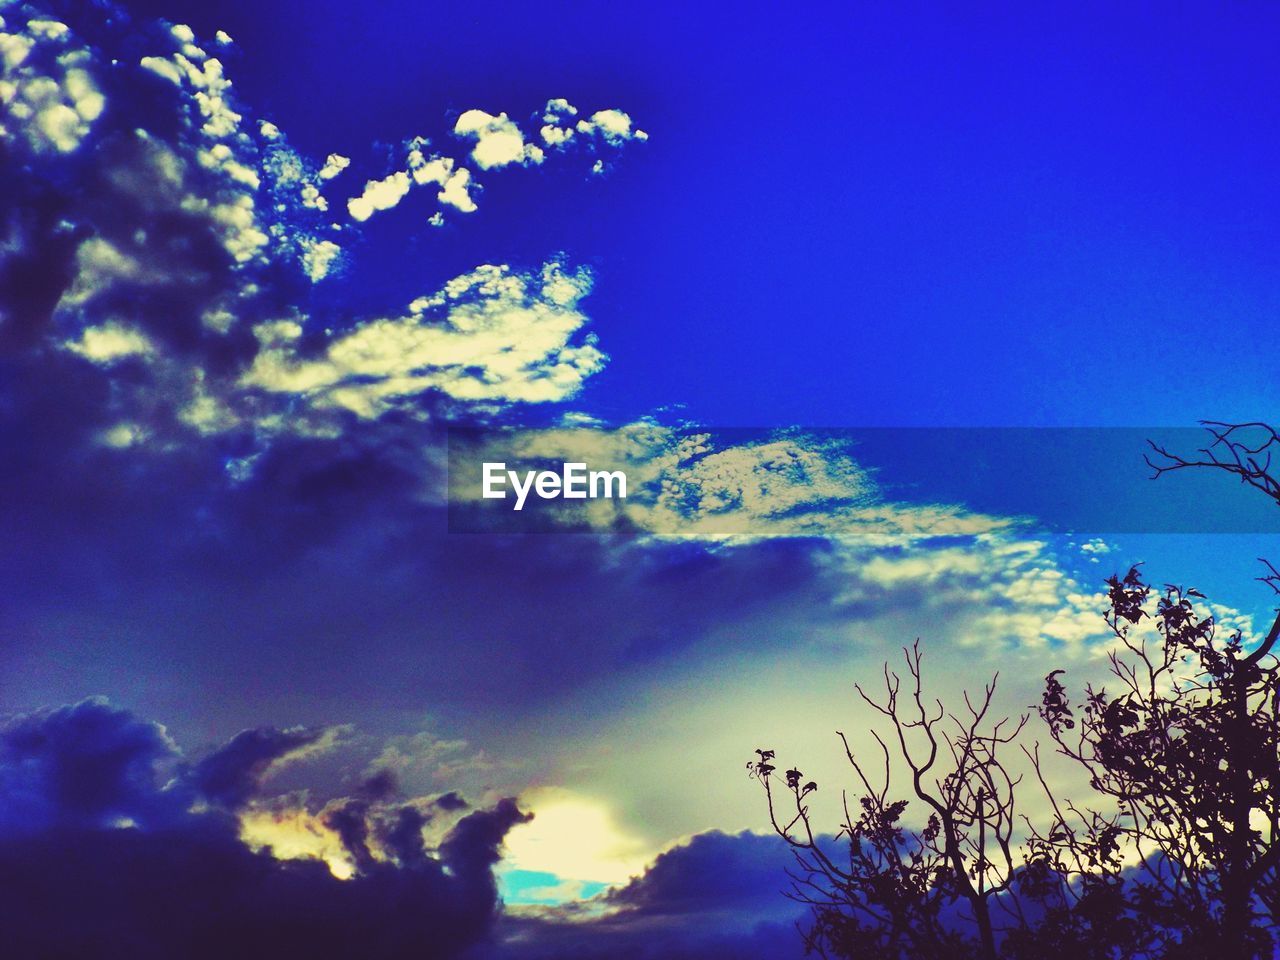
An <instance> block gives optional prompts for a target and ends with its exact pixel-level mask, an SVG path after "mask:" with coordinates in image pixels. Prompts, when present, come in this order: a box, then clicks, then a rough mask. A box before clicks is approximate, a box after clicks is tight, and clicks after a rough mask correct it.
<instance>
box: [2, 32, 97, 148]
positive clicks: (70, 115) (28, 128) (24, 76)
mask: <svg viewBox="0 0 1280 960" xmlns="http://www.w3.org/2000/svg"><path fill="white" fill-rule="evenodd" d="M5 27H6V24H5V22H4V21H3V20H0V61H2V62H3V64H4V75H3V79H0V107H3V108H4V114H5V120H4V122H3V124H2V125H0V134H3V135H5V136H7V137H20V138H21V139H22V141H23V142H24V143H25V145H26V147H27V148H28V149H30V150H31V151H33V152H34V153H36V154H58V153H71V152H72V151H74V150H76V149H77V148H78V147H79V146H80V144H81V142H82V141H83V140H84V139H85V137H87V136H88V135H89V132H90V130H91V129H92V128H93V126H94V124H95V122H96V121H97V120H98V118H99V117H100V116H101V115H102V111H103V109H104V107H105V105H106V99H105V97H104V96H103V94H102V92H101V90H100V89H99V87H98V85H97V83H96V82H95V80H94V77H93V74H92V73H91V72H90V69H89V67H90V64H91V61H92V54H91V52H90V51H89V50H88V48H86V47H84V46H82V45H80V44H79V43H77V42H76V39H75V38H74V37H73V36H72V35H71V31H70V30H69V29H68V27H67V25H66V24H64V23H61V22H59V21H57V20H47V19H39V18H37V17H34V16H33V17H31V18H30V19H28V21H27V23H26V30H25V31H12V32H11V31H9V30H6V29H5Z"/></svg>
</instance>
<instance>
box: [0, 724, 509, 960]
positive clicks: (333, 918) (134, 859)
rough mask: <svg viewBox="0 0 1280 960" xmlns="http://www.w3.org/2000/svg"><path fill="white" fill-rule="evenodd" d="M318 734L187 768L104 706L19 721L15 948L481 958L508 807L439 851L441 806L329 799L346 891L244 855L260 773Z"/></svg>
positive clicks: (13, 836)
mask: <svg viewBox="0 0 1280 960" xmlns="http://www.w3.org/2000/svg"><path fill="white" fill-rule="evenodd" d="M318 736H319V735H318V734H315V733H306V732H303V731H272V730H265V729H264V730H254V731H247V732H246V733H244V734H241V735H240V736H238V737H236V738H235V739H234V740H232V741H231V742H230V743H229V744H228V745H227V746H225V747H223V748H222V749H221V750H219V751H216V752H215V753H213V754H211V755H210V756H209V757H207V758H206V759H205V760H203V761H201V762H200V763H198V764H196V765H195V766H194V767H191V766H189V765H188V764H186V762H185V761H184V760H183V758H182V755H181V753H180V751H178V749H177V747H176V746H175V745H174V744H173V743H172V741H170V740H169V739H168V737H167V736H166V735H165V733H164V731H163V729H162V728H160V727H159V726H158V725H156V724H154V723H149V722H146V721H142V720H139V719H138V718H136V717H134V716H132V715H131V714H129V713H127V712H126V711H122V710H119V709H116V708H113V707H112V706H110V705H109V704H108V703H106V702H105V701H101V700H92V701H85V702H83V703H80V704H76V705H74V706H68V707H62V708H58V709H55V710H48V711H43V712H40V713H36V714H28V715H23V716H17V717H12V718H10V719H9V720H7V721H6V722H5V723H4V724H3V726H0V923H3V925H4V929H5V938H6V943H7V944H8V946H9V948H10V949H11V950H13V951H14V952H15V953H16V954H18V955H21V956H77V955H78V956H86V955H93V954H100V953H101V952H102V951H103V950H104V949H107V950H109V951H110V952H112V953H113V954H120V955H127V956H130V957H138V958H150V957H155V958H161V957H173V956H184V957H222V956H231V955H235V956H243V957H263V958H266V957H276V956H280V955H281V954H282V953H288V954H292V953H295V952H300V953H304V954H305V955H307V956H313V957H321V958H324V957H334V958H337V957H350V956H365V957H371V958H379V957H386V958H392V957H403V956H407V955H414V956H422V957H427V958H445V957H455V956H459V955H461V954H462V953H463V952H464V951H465V950H467V949H469V948H471V947H473V946H474V945H476V944H477V943H480V942H482V941H483V940H484V939H485V938H486V937H487V935H488V933H489V931H490V929H491V927H492V924H493V922H494V920H495V918H496V911H497V907H498V897H497V887H496V883H495V880H494V877H493V867H494V865H495V864H496V863H497V862H498V860H499V858H500V853H499V851H500V848H501V845H502V842H503V839H504V838H505V836H506V834H507V832H508V831H509V830H510V829H511V828H512V827H513V826H515V825H516V824H518V823H521V822H523V821H524V820H526V819H527V815H526V814H524V813H523V812H522V811H521V810H520V809H519V808H518V807H517V805H516V803H515V801H513V800H510V799H505V800H500V801H498V802H497V803H496V804H494V805H493V806H492V807H490V808H489V809H485V810H476V811H472V812H468V813H464V814H462V815H461V816H455V818H454V820H453V822H452V826H449V827H448V828H447V829H445V830H444V832H443V834H442V836H441V838H440V839H439V841H438V843H437V844H436V845H435V846H434V847H433V848H431V849H428V848H427V846H426V841H425V836H426V835H425V834H424V828H425V827H427V825H428V823H429V822H430V820H431V813H430V812H429V805H427V806H428V810H427V811H424V809H423V805H421V804H415V803H414V802H405V803H397V802H395V801H394V800H388V799H386V798H385V797H365V798H348V799H343V800H338V801H331V802H330V804H329V805H328V806H327V807H326V811H325V812H324V813H323V814H322V816H321V818H320V821H319V822H323V824H324V826H325V827H326V828H327V829H328V830H329V831H331V832H332V835H333V836H335V837H336V838H337V840H338V842H339V844H340V846H341V848H342V850H343V852H344V855H345V858H346V862H348V863H349V864H350V866H351V870H350V872H349V873H348V874H347V875H346V878H345V879H339V878H338V876H336V875H335V871H334V870H333V869H332V868H331V866H330V865H329V864H326V863H325V862H323V861H322V860H320V859H317V858H314V857H295V858H285V859H281V858H279V857H277V856H276V855H275V854H274V853H273V851H272V850H270V849H267V848H260V849H257V850H256V851H255V850H254V849H252V848H251V847H250V846H248V845H246V843H245V842H243V841H242V840H241V838H240V829H239V825H238V824H239V821H238V819H237V812H238V811H240V810H241V808H243V807H245V806H246V805H247V804H251V803H262V802H265V801H264V798H262V797H261V796H260V794H259V789H258V788H259V786H260V780H261V775H262V772H263V770H264V769H265V766H266V765H269V764H270V763H271V762H273V761H279V760H280V759H281V758H284V757H288V756H290V755H295V754H296V753H297V752H298V751H300V750H306V749H307V748H308V747H311V746H314V744H315V743H316V742H317V739H318ZM450 806H451V807H455V808H456V805H453V804H451V805H450ZM284 809H285V808H283V807H281V808H279V812H280V815H281V816H284ZM441 809H443V808H441ZM300 813H301V811H300V810H295V814H294V815H300ZM375 851H376V852H375Z"/></svg>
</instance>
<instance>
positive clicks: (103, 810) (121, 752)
mask: <svg viewBox="0 0 1280 960" xmlns="http://www.w3.org/2000/svg"><path fill="white" fill-rule="evenodd" d="M176 759H177V753H176V750H175V749H174V747H173V745H172V744H171V743H170V741H169V739H168V737H167V736H166V735H165V733H164V730H163V729H162V728H161V727H160V726H159V725H158V724H155V723H150V722H147V721H143V720H139V719H137V718H136V717H134V716H133V715H132V714H130V713H128V712H127V711H123V710H118V709H115V708H114V707H112V706H111V705H110V704H108V703H107V702H106V701H104V700H86V701H84V702H82V703H78V704H75V705H73V706H65V707H59V708H57V709H54V710H45V711H41V712H39V713H35V714H29V715H26V716H20V717H16V718H13V719H11V720H9V721H7V722H6V723H5V724H4V725H3V726H2V727H0V835H6V836H13V835H16V834H25V833H39V832H41V831H44V830H51V829H94V828H108V827H112V826H115V825H117V824H119V823H122V822H128V823H132V824H136V825H137V826H139V827H141V828H154V827H159V826H164V825H166V824H169V823H172V822H174V821H175V820H177V819H180V818H181V817H182V816H183V815H184V814H185V807H186V805H187V801H188V799H189V795H188V794H186V793H185V792H184V791H182V790H180V789H175V788H173V787H171V786H165V785H163V784H162V783H161V782H160V776H161V768H162V767H163V766H164V765H165V764H166V763H167V764H169V765H170V766H172V764H173V761H175V760H176Z"/></svg>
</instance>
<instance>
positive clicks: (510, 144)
mask: <svg viewBox="0 0 1280 960" xmlns="http://www.w3.org/2000/svg"><path fill="white" fill-rule="evenodd" d="M453 133H454V136H457V137H462V138H464V139H472V140H475V142H476V145H475V146H474V147H473V148H472V150H471V159H472V160H474V161H475V163H476V166H478V167H479V168H480V169H481V170H492V169H494V168H496V167H505V166H507V165H508V164H512V163H518V164H523V165H527V164H531V163H534V164H536V163H541V162H542V160H543V156H544V154H543V152H542V151H541V150H540V149H539V148H538V147H536V146H534V145H533V144H527V143H525V141H524V134H523V133H522V132H521V131H520V128H519V127H518V126H516V124H515V123H514V122H513V121H512V120H511V119H509V118H508V117H507V115H506V114H505V113H500V114H498V115H497V116H494V115H493V114H490V113H485V112H484V111H483V110H466V111H464V112H463V113H462V114H461V115H460V116H459V117H458V120H457V122H456V123H455V124H454V126H453Z"/></svg>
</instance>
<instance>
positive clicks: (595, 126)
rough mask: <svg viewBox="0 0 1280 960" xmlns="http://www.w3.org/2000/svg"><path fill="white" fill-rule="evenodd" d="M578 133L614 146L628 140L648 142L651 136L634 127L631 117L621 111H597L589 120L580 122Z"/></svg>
mask: <svg viewBox="0 0 1280 960" xmlns="http://www.w3.org/2000/svg"><path fill="white" fill-rule="evenodd" d="M578 132H579V133H581V134H582V135H584V136H594V137H599V138H601V139H602V140H604V141H605V142H606V143H609V144H611V145H613V146H621V145H622V144H623V143H625V142H626V141H628V140H648V139H649V134H647V133H645V132H644V131H643V130H640V129H638V128H636V127H633V125H632V122H631V116H630V115H629V114H627V113H624V112H623V111H621V110H597V111H596V112H595V113H593V114H592V115H591V117H590V118H589V119H586V120H579V121H578Z"/></svg>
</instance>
